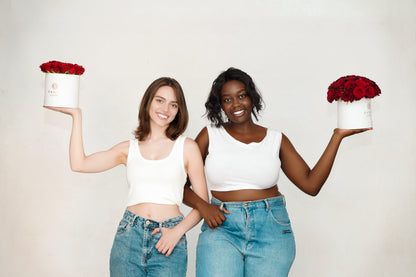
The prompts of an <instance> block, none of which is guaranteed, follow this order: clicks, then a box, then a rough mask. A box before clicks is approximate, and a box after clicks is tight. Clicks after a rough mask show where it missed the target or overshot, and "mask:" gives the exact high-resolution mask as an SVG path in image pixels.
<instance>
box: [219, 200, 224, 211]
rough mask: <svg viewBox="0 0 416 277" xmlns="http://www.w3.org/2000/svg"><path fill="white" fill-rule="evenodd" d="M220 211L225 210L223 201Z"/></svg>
mask: <svg viewBox="0 0 416 277" xmlns="http://www.w3.org/2000/svg"><path fill="white" fill-rule="evenodd" d="M220 211H221V212H223V211H224V202H221V205H220Z"/></svg>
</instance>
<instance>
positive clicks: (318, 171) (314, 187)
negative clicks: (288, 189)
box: [280, 129, 369, 196]
mask: <svg viewBox="0 0 416 277" xmlns="http://www.w3.org/2000/svg"><path fill="white" fill-rule="evenodd" d="M367 130H369V129H356V130H346V129H345V130H344V129H335V130H334V133H333V134H332V137H331V139H330V141H329V143H328V146H327V147H326V149H325V151H324V152H323V154H322V156H321V157H320V159H319V160H318V162H317V163H316V165H315V166H314V167H313V168H312V169H310V167H309V166H308V165H307V164H306V162H305V161H304V160H303V159H302V157H301V156H300V155H299V154H298V152H297V151H296V149H295V148H294V147H293V145H292V143H291V142H290V141H289V139H288V138H287V137H286V136H285V135H283V137H282V143H281V146H280V160H281V167H282V170H283V172H284V173H285V174H286V176H287V177H288V178H289V180H290V181H292V182H293V183H294V184H295V185H296V186H297V187H298V188H299V189H301V190H302V191H303V192H305V193H307V194H309V195H312V196H316V195H317V194H318V193H319V191H320V190H321V188H322V186H323V185H324V183H325V181H326V179H327V178H328V176H329V173H330V172H331V169H332V165H333V164H334V160H335V157H336V154H337V152H338V148H339V146H340V144H341V141H342V139H343V138H345V137H347V136H350V135H353V134H358V133H361V132H364V131H367Z"/></svg>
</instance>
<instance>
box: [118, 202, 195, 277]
mask: <svg viewBox="0 0 416 277" xmlns="http://www.w3.org/2000/svg"><path fill="white" fill-rule="evenodd" d="M182 219H183V216H178V217H174V218H171V219H168V220H166V221H163V222H156V221H153V220H150V219H145V218H142V217H140V216H137V215H135V214H134V213H132V212H130V211H128V210H126V211H125V213H124V216H123V218H122V219H121V221H120V224H119V226H118V228H117V234H116V236H115V238H114V243H113V247H112V249H111V255H110V273H111V276H112V277H132V276H158V277H159V276H164V277H166V276H168V277H184V276H185V275H186V266H187V257H188V256H187V242H186V236H185V235H184V236H183V237H182V238H181V239H180V241H179V242H178V244H177V245H176V247H175V249H173V252H172V254H170V256H169V257H166V256H165V255H163V254H161V253H159V252H158V251H157V249H156V248H155V245H156V243H157V242H158V241H159V239H160V237H161V232H158V233H157V234H154V235H151V233H152V232H153V230H154V229H155V228H159V227H166V228H173V227H175V226H176V225H177V224H178V223H179V222H181V221H182Z"/></svg>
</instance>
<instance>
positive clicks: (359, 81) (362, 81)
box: [355, 79, 367, 87]
mask: <svg viewBox="0 0 416 277" xmlns="http://www.w3.org/2000/svg"><path fill="white" fill-rule="evenodd" d="M355 84H356V85H357V86H361V87H366V86H367V82H366V81H365V80H363V79H358V80H357V81H355Z"/></svg>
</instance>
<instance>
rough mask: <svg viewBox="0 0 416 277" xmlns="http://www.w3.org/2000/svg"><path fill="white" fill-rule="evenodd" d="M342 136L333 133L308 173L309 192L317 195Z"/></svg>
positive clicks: (330, 167)
mask: <svg viewBox="0 0 416 277" xmlns="http://www.w3.org/2000/svg"><path fill="white" fill-rule="evenodd" d="M341 141H342V137H341V136H340V135H338V134H336V133H334V134H333V135H332V137H331V139H330V141H329V143H328V145H327V147H326V149H325V151H324V152H323V154H322V156H321V157H320V159H319V160H318V162H317V163H316V165H315V166H314V167H313V168H312V170H310V171H309V173H308V178H307V180H308V187H310V189H311V190H310V194H311V195H317V194H318V193H319V191H320V190H321V188H322V186H323V185H324V183H325V181H326V180H327V178H328V176H329V174H330V172H331V169H332V166H333V164H334V161H335V157H336V155H337V152H338V149H339V146H340V144H341Z"/></svg>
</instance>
